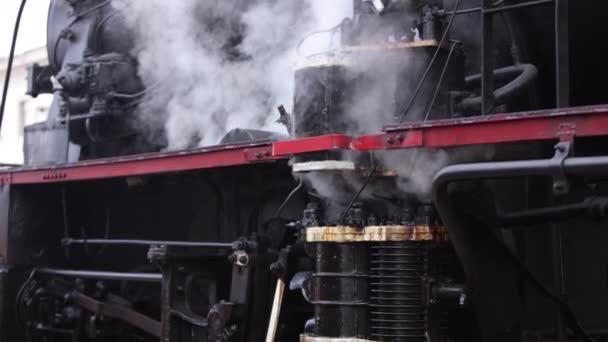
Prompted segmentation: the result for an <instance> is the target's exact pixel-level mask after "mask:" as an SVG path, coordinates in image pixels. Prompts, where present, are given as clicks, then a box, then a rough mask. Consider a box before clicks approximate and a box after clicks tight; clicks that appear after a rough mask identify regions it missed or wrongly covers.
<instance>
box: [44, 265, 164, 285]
mask: <svg viewBox="0 0 608 342" xmlns="http://www.w3.org/2000/svg"><path fill="white" fill-rule="evenodd" d="M36 273H38V274H45V275H54V276H64V277H71V278H83V279H105V280H120V281H136V282H144V283H156V282H161V280H162V279H163V276H162V274H160V273H122V272H102V271H88V270H87V271H82V270H65V269H56V268H39V269H37V270H36Z"/></svg>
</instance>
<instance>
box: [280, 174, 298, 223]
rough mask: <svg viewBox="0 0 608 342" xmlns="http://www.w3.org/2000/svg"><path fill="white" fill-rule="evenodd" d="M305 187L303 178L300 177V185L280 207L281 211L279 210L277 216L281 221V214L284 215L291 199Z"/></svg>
mask: <svg viewBox="0 0 608 342" xmlns="http://www.w3.org/2000/svg"><path fill="white" fill-rule="evenodd" d="M303 185H304V182H303V181H302V178H301V177H300V183H299V184H298V185H297V186H296V187H295V188H294V189H293V190H292V191H291V192H290V193H289V195H287V197H286V198H285V200H284V201H283V204H281V206H280V207H279V210H277V214H276V217H277V218H279V219H280V218H281V213H283V210H284V209H285V207H286V206H287V204H288V203H289V201H290V200H291V198H292V197H293V196H294V195H295V194H296V193H297V192H298V191H300V189H302V186H303Z"/></svg>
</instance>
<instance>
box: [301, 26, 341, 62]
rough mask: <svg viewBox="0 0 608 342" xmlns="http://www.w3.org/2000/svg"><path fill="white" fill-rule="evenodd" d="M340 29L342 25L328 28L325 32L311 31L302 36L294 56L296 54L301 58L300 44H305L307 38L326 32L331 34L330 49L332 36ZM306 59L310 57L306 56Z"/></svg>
mask: <svg viewBox="0 0 608 342" xmlns="http://www.w3.org/2000/svg"><path fill="white" fill-rule="evenodd" d="M341 27H342V24H338V25H336V26H332V27H330V28H328V29H325V30H318V31H312V32H310V33H308V34H307V35H305V36H304V37H303V38H302V39H301V40H300V42H299V43H298V46H296V54H297V55H298V56H299V57H302V53H301V51H300V48H301V47H302V44H304V42H305V41H306V40H307V39H308V38H310V37H312V36H314V35H317V34H321V33H327V32H331V34H332V35H331V41H330V46H329V47H330V48H331V44H333V35H334V34H335V33H336V32H337V31H338V30H339V29H340V28H341ZM307 57H310V56H307Z"/></svg>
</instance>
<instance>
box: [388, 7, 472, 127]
mask: <svg viewBox="0 0 608 342" xmlns="http://www.w3.org/2000/svg"><path fill="white" fill-rule="evenodd" d="M459 7H460V0H456V5H454V10H453V11H452V15H451V16H450V21H449V22H448V26H446V28H445V31H444V32H443V36H442V37H441V40H440V41H439V45H437V49H436V50H435V53H434V54H433V57H432V58H431V61H430V62H429V65H428V66H427V68H426V70H425V71H424V74H422V78H421V79H420V81H419V82H418V85H417V86H416V90H415V91H414V94H413V95H412V97H411V98H410V101H409V102H408V104H407V106H406V107H405V110H404V111H403V115H401V119H400V120H399V122H400V123H401V122H403V120H404V119H405V117H406V116H407V114H408V113H409V111H410V109H412V105H413V104H414V101H416V97H418V94H419V93H420V90H422V86H423V85H424V82H425V81H426V78H427V77H428V76H429V73H430V72H431V68H432V67H433V64H435V60H436V59H437V56H439V52H441V47H442V46H443V44H444V43H445V41H446V40H447V38H448V34H449V33H450V29H451V28H452V24H453V23H454V18H456V11H458V8H459Z"/></svg>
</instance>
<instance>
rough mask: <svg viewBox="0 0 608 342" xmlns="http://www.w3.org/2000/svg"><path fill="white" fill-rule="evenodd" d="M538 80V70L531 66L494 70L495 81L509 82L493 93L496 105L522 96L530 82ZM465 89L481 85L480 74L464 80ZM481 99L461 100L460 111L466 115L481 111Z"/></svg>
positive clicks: (519, 65)
mask: <svg viewBox="0 0 608 342" xmlns="http://www.w3.org/2000/svg"><path fill="white" fill-rule="evenodd" d="M537 78H538V69H537V68H536V66H534V65H532V64H518V65H512V66H508V67H505V68H501V69H496V70H494V79H495V80H496V81H508V80H511V81H509V83H507V84H505V85H504V86H502V87H500V88H498V89H496V90H495V91H494V100H495V104H496V105H502V104H507V103H509V102H510V101H512V100H513V99H515V98H517V97H518V96H520V95H522V94H524V93H525V92H526V91H527V90H528V87H529V86H530V84H531V83H532V82H534V81H535V80H536V79H537ZM465 82H466V86H467V88H475V87H479V86H480V85H481V74H477V75H473V76H469V77H467V78H466V81H465ZM481 103H482V97H481V96H477V97H472V98H466V99H464V100H462V102H461V103H460V105H459V106H460V109H461V110H462V111H463V112H466V113H471V112H474V113H478V112H480V111H481Z"/></svg>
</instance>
